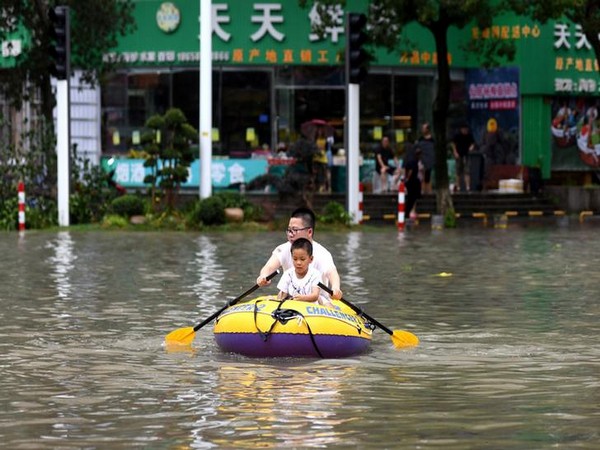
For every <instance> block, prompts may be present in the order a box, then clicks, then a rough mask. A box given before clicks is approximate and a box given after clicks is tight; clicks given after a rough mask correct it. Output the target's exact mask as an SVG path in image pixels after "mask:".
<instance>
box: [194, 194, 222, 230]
mask: <svg viewBox="0 0 600 450" xmlns="http://www.w3.org/2000/svg"><path fill="white" fill-rule="evenodd" d="M224 209H225V202H224V201H223V198H222V197H221V196H218V195H213V196H212V197H208V198H204V199H202V200H199V201H197V202H196V203H195V204H194V206H193V207H192V210H191V212H190V214H189V216H188V222H189V223H190V224H191V225H222V224H224V223H225V211H224Z"/></svg>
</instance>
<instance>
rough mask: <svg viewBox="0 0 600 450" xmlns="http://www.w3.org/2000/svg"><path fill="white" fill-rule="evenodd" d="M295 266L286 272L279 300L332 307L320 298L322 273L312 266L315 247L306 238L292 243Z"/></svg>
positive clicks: (280, 286)
mask: <svg viewBox="0 0 600 450" xmlns="http://www.w3.org/2000/svg"><path fill="white" fill-rule="evenodd" d="M290 252H291V254H292V261H293V264H294V266H293V267H291V268H290V269H288V270H286V271H285V272H284V273H283V275H282V276H281V279H280V280H279V283H277V289H279V294H278V296H277V299H278V300H286V299H289V298H291V299H292V300H298V301H301V302H318V303H320V304H325V305H327V306H331V303H330V302H329V301H328V300H326V299H324V298H323V297H321V296H320V293H321V288H319V282H322V279H323V277H322V275H321V273H320V272H319V271H318V270H317V269H315V268H314V267H312V266H311V263H312V261H313V246H312V243H311V242H310V241H309V240H308V239H306V238H299V239H296V240H295V241H294V242H292V246H291V250H290Z"/></svg>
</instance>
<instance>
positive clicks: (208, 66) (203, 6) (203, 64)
mask: <svg viewBox="0 0 600 450" xmlns="http://www.w3.org/2000/svg"><path fill="white" fill-rule="evenodd" d="M211 15H212V13H211V0H200V198H207V197H210V196H211V195H212V179H211V165H212V23H211Z"/></svg>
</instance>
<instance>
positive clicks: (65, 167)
mask: <svg viewBox="0 0 600 450" xmlns="http://www.w3.org/2000/svg"><path fill="white" fill-rule="evenodd" d="M70 134H71V133H70V126H69V80H68V79H67V80H58V81H57V82H56V159H57V172H58V173H57V178H58V179H57V191H58V225H59V226H61V227H68V226H69V140H70Z"/></svg>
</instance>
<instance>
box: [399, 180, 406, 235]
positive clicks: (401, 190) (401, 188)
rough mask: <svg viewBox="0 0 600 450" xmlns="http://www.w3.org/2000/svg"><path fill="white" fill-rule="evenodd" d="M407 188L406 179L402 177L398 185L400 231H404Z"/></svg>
mask: <svg viewBox="0 0 600 450" xmlns="http://www.w3.org/2000/svg"><path fill="white" fill-rule="evenodd" d="M405 193H406V189H405V188H404V179H400V184H399V185H398V231H404V220H405V217H404V196H405Z"/></svg>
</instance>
